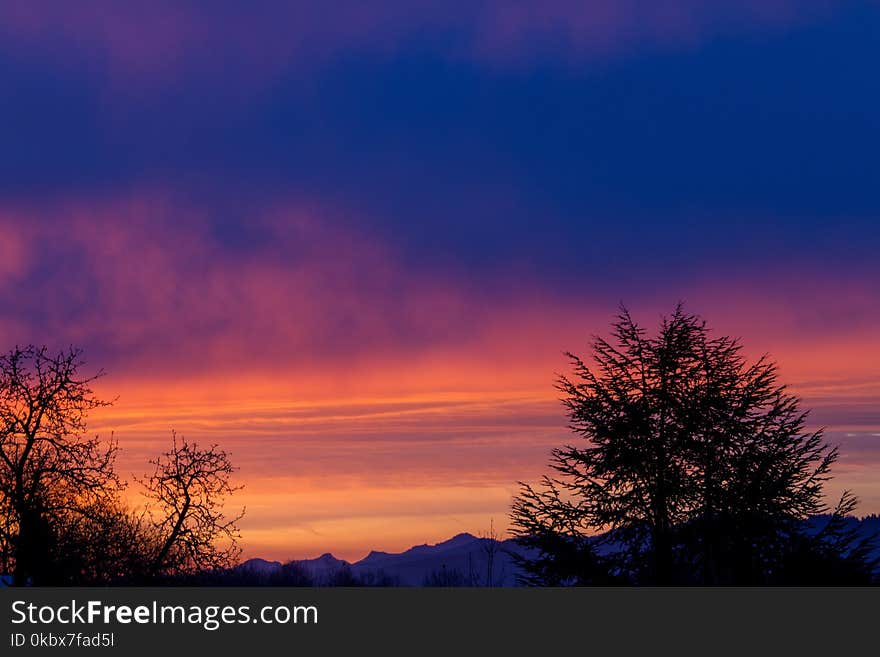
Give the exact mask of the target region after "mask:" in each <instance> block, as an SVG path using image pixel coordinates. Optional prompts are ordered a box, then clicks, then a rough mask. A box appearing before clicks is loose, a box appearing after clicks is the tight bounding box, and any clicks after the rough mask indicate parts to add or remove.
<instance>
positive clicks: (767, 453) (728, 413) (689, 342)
mask: <svg viewBox="0 0 880 657" xmlns="http://www.w3.org/2000/svg"><path fill="white" fill-rule="evenodd" d="M568 356H569V358H570V360H571V364H572V367H573V375H572V376H570V377H568V376H561V377H560V378H559V380H558V389H559V391H560V392H561V393H562V396H563V397H562V401H563V403H564V405H565V408H566V411H567V414H568V418H569V426H570V428H571V430H572V432H573V433H574V434H575V435H576V436H577V437H578V439H579V440H578V441H577V442H574V443H572V444H570V445H566V446H564V447H560V448H557V449H555V450H553V452H552V456H551V463H550V466H551V469H552V471H553V473H552V474H550V475H547V476H545V477H544V478H543V480H542V481H541V484H540V485H538V486H532V485H529V484H526V483H521V484H520V492H519V494H518V496H517V497H516V498H515V500H514V503H513V507H512V511H511V523H512V526H513V533H514V534H515V536H516V537H517V540H518V543H519V544H520V545H521V546H523V547H524V548H526V549H527V552H526V553H525V555H522V556H520V557H519V559H518V563H519V566H520V568H521V569H522V571H523V574H522V577H521V580H522V582H523V583H524V584H531V585H590V584H636V585H643V584H650V585H658V584H659V585H669V584H676V585H680V584H696V585H725V584H745V585H771V584H772V585H777V584H779V585H791V584H794V585H799V584H869V583H873V582H876V569H877V557H876V538H875V537H873V536H865V535H864V534H863V533H862V532H860V531H859V526H858V525H857V524H854V523H853V522H852V521H851V518H850V516H852V514H853V512H854V511H855V509H856V503H857V502H856V498H855V497H854V496H853V495H852V494H851V493H850V492H845V493H844V494H843V495H842V497H841V498H840V500H839V501H838V503H837V504H836V505H835V506H834V507H833V508H828V507H827V506H826V504H825V503H824V501H823V499H824V485H825V484H826V482H827V481H828V480H829V479H830V476H831V475H830V471H831V466H832V465H833V464H834V463H835V462H836V461H837V459H838V451H837V448H836V447H832V446H830V445H828V444H827V443H826V441H825V440H824V436H823V432H822V430H821V429H819V430H808V429H807V428H806V418H807V413H806V412H804V411H802V410H801V409H800V401H799V400H798V399H797V398H796V397H795V396H794V395H792V394H790V393H789V392H788V390H787V388H786V386H785V385H782V384H781V383H780V382H779V381H778V368H777V366H776V364H775V363H773V362H772V361H771V360H769V359H768V358H767V357H766V356H765V357H762V358H759V359H758V360H757V361H756V362H753V363H748V362H747V360H746V358H745V357H744V356H743V352H742V346H741V344H740V343H739V342H738V341H737V340H735V339H732V338H730V337H725V336H721V337H715V336H713V334H712V333H711V331H710V330H709V329H708V328H707V325H706V323H705V322H704V321H703V320H701V319H700V318H699V317H697V316H695V315H693V314H689V313H687V312H685V311H684V309H683V307H682V306H681V305H679V306H678V307H677V308H676V309H675V310H674V312H673V313H672V315H671V316H669V317H666V318H663V319H662V321H661V324H660V328H659V331H658V333H657V334H656V335H655V336H653V337H652V336H649V335H648V334H647V332H646V330H645V329H644V328H642V327H641V326H639V325H638V324H637V323H636V322H635V321H634V320H633V318H632V317H631V316H630V314H629V312H628V311H627V310H626V309H625V308H623V309H621V312H620V314H619V316H618V317H617V320H616V321H615V322H614V324H613V329H612V336H611V339H605V338H601V337H597V338H595V339H594V340H593V342H592V352H591V358H592V361H591V362H587V361H585V360H582V359H581V358H579V357H578V356H575V355H573V354H568Z"/></svg>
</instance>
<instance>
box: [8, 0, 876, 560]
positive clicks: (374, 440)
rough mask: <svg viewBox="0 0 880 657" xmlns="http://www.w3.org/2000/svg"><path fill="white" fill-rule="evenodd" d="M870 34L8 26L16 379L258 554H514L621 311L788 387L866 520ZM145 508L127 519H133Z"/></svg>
mask: <svg viewBox="0 0 880 657" xmlns="http://www.w3.org/2000/svg"><path fill="white" fill-rule="evenodd" d="M878 44H880V3H878V2H876V1H871V2H868V1H864V0H854V1H851V2H846V3H841V2H832V1H830V0H829V1H823V0H760V1H757V0H736V1H733V0H719V1H718V2H712V3H706V2H702V1H698V0H675V1H670V2H664V3H642V2H636V1H635V0H615V1H613V2H612V1H610V0H609V1H608V2H597V1H595V0H582V1H580V2H568V1H559V2H545V1H542V2H537V1H531V0H517V1H513V2H496V1H489V0H484V1H479V0H471V1H469V2H454V1H453V2H450V1H445V2H425V1H422V0H409V1H407V2H402V1H399V0H386V1H377V2H373V3H363V2H347V1H345V0H343V1H341V2H339V3H334V7H333V10H332V11H329V10H328V8H327V5H326V3H296V2H293V3H291V2H285V3H280V2H277V3H276V2H253V3H240V2H226V1H223V0H220V1H216V2H211V3H207V2H202V3H199V2H164V1H161V0H159V1H156V2H149V3H141V2H130V3H125V4H124V5H121V4H119V3H116V2H110V1H109V0H106V1H90V0H83V1H82V2H78V3H68V2H61V1H58V2H50V1H40V0H26V1H21V2H19V1H16V0H9V1H8V2H4V3H3V4H2V5H0V145H2V148H0V348H2V349H4V350H5V349H9V348H11V347H12V346H14V345H15V344H28V343H37V344H46V345H49V346H50V347H57V348H60V347H64V346H67V345H70V344H73V345H77V346H79V347H81V348H82V349H83V350H84V355H85V358H86V360H87V361H88V364H87V369H88V370H89V371H97V370H99V369H102V370H104V371H105V372H106V375H105V376H104V377H103V378H101V379H100V380H99V381H98V383H97V384H96V390H97V391H98V392H99V393H100V394H101V395H103V396H104V397H105V398H108V399H113V400H114V404H113V405H112V407H110V408H107V409H102V410H100V412H96V413H93V414H92V417H91V422H90V430H91V431H94V432H96V433H99V434H101V435H102V436H109V435H110V434H111V432H112V435H113V436H114V437H115V438H116V439H118V441H119V444H120V447H121V450H122V452H121V455H120V459H119V463H118V466H119V470H120V472H121V474H123V475H124V476H126V477H128V476H130V475H131V474H142V473H144V472H146V471H147V470H148V469H149V466H148V464H147V461H148V460H149V459H150V458H154V457H155V456H156V455H157V454H158V453H159V452H161V451H163V450H164V449H165V448H166V446H167V445H168V444H169V442H170V436H171V430H172V429H173V430H176V431H177V432H178V433H181V434H183V435H185V436H186V437H187V438H188V439H190V440H194V441H196V442H198V443H200V444H211V443H218V444H219V445H221V446H222V447H223V448H224V449H226V450H227V451H228V452H230V454H231V457H232V460H233V462H234V463H235V465H236V466H237V467H238V468H239V469H238V471H237V473H236V478H237V481H239V482H240V483H243V484H244V485H245V488H244V489H243V490H242V491H240V492H239V493H237V494H236V497H235V499H234V500H233V501H232V506H245V507H246V515H245V517H244V519H243V520H242V521H241V523H240V525H241V528H242V545H243V547H244V550H245V556H248V557H249V556H262V557H267V558H275V559H289V558H305V557H313V556H317V555H319V554H321V553H323V552H327V551H332V552H333V553H334V554H335V555H336V556H339V557H343V558H348V559H358V558H361V557H363V556H365V555H366V553H367V552H369V550H371V549H379V550H385V551H398V550H402V549H405V548H406V547H409V546H411V545H414V544H422V543H426V542H427V543H434V542H437V541H440V540H443V539H445V538H448V537H450V536H452V535H453V534H455V533H458V532H462V531H468V532H471V533H474V534H481V533H485V532H486V531H488V530H489V527H490V523H492V524H493V525H494V527H495V528H496V529H499V530H500V531H502V532H503V531H504V530H505V529H506V527H507V513H508V510H509V506H510V501H511V497H512V495H513V494H515V492H516V490H517V485H516V482H517V481H533V480H535V479H537V478H538V477H539V476H540V475H541V474H543V473H544V472H546V471H547V468H546V464H547V460H548V455H549V451H550V449H552V448H553V447H554V446H559V445H561V444H563V443H565V442H567V441H569V439H570V434H569V433H568V431H567V429H566V418H565V416H564V412H563V408H562V405H561V404H560V402H559V400H558V393H557V391H556V390H555V389H554V387H553V384H554V380H555V378H556V376H557V374H560V373H565V372H566V371H567V370H566V368H567V361H566V359H565V357H564V356H563V352H565V351H572V352H575V353H578V354H581V355H584V356H586V355H588V345H589V341H590V339H591V336H593V335H596V334H600V335H601V334H604V333H606V332H607V329H608V326H609V324H610V322H611V321H612V320H613V318H614V315H615V313H616V311H617V308H618V306H619V304H620V303H625V304H626V305H627V307H629V308H630V310H631V311H632V313H633V314H634V315H635V317H636V319H638V320H639V321H640V322H642V323H644V324H645V325H646V326H648V327H654V326H656V324H657V322H658V320H659V318H660V316H661V315H662V314H663V313H668V312H669V311H670V310H671V309H672V308H673V307H674V305H675V304H676V302H678V301H683V302H684V303H685V304H686V307H687V309H688V310H690V311H692V312H696V313H698V314H700V315H701V316H703V317H704V318H705V319H706V320H707V321H708V323H709V324H710V325H711V326H712V327H713V328H714V330H716V331H717V332H718V333H722V334H727V335H735V336H738V337H740V338H741V339H742V341H743V343H744V345H745V348H746V352H747V354H748V355H749V357H750V358H754V357H757V356H759V355H761V354H763V353H769V354H770V355H771V357H773V358H774V359H775V360H776V361H777V362H778V363H779V366H780V370H781V375H782V378H783V380H784V381H785V382H787V383H789V384H790V385H791V388H792V390H793V391H794V392H796V393H797V394H798V395H799V396H800V397H802V399H803V403H804V407H805V408H809V409H811V410H812V413H811V415H810V419H809V421H810V425H811V426H813V427H819V426H824V427H825V428H826V432H827V436H828V439H829V442H832V443H834V444H838V445H840V449H841V458H840V461H839V463H838V464H837V467H836V470H835V473H836V476H835V478H834V480H833V481H832V482H831V483H830V485H829V487H828V491H829V495H831V496H834V495H837V494H839V493H840V491H841V490H843V489H847V488H849V489H851V490H852V491H853V492H855V493H856V495H858V496H859V497H860V499H861V506H860V508H859V511H860V512H861V513H870V512H880V477H878V476H877V475H878V473H880V469H878V468H880V376H878V372H880V346H878V335H880V333H878V327H880V294H878V289H880V259H878V257H877V252H878V247H880V194H878V189H880V161H878V156H877V154H878V153H880V121H878V118H877V117H878V116H880V76H877V75H876V62H877V61H878V57H880V52H878V50H880V46H878ZM130 493H131V499H132V503H133V504H136V503H138V498H137V492H136V488H134V487H133V488H132V489H131V491H130Z"/></svg>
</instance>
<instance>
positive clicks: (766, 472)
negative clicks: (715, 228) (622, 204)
mask: <svg viewBox="0 0 880 657" xmlns="http://www.w3.org/2000/svg"><path fill="white" fill-rule="evenodd" d="M568 356H569V358H570V361H571V365H572V368H573V373H572V374H571V375H570V376H560V377H559V379H558V381H557V388H558V390H559V391H560V393H561V394H562V401H563V403H564V407H565V409H566V413H567V416H568V420H569V426H570V428H571V430H572V432H573V434H574V436H575V437H576V440H575V441H573V442H572V444H570V445H565V446H562V447H559V448H557V449H555V450H553V452H552V455H551V462H550V467H551V471H552V472H551V474H548V475H546V476H545V477H544V478H543V479H542V480H541V482H540V483H539V484H537V485H532V484H528V483H520V491H519V493H518V495H517V496H516V497H515V498H514V500H513V504H512V508H511V517H510V520H511V527H512V529H511V533H512V535H513V537H514V541H515V543H516V545H517V550H515V551H510V552H508V554H510V555H511V557H512V558H513V559H514V561H515V563H516V565H517V567H518V568H519V571H520V572H519V581H520V583H521V584H524V585H553V586H572V585H573V586H583V585H596V584H600V585H616V584H625V585H730V584H736V585H792V584H794V585H800V584H835V585H840V584H871V583H877V582H878V577H877V572H878V555H880V550H878V548H877V539H876V533H866V532H865V528H866V527H870V526H871V525H872V524H873V525H875V526H876V525H877V524H878V523H877V522H876V520H877V519H876V518H873V517H872V518H868V519H866V520H864V521H862V522H861V523H859V522H857V521H855V519H854V517H853V516H854V512H855V510H856V508H857V500H856V498H855V497H854V496H853V495H852V494H851V493H850V492H849V491H847V492H844V493H843V495H842V496H841V498H840V499H839V501H838V502H837V503H836V504H835V505H834V506H833V507H829V506H828V505H827V504H826V503H825V501H824V499H825V485H826V483H827V482H828V480H829V479H830V478H831V468H832V466H833V465H834V463H835V462H836V461H837V459H838V451H837V448H836V447H833V446H831V445H829V444H828V443H827V442H826V441H825V438H824V434H823V431H822V430H821V429H818V430H809V429H808V428H807V422H806V420H807V413H806V412H805V411H803V410H801V408H800V400H799V399H798V398H797V397H795V396H794V395H792V394H791V393H790V392H789V391H788V389H787V387H786V386H785V385H783V384H781V383H780V382H779V380H778V368H777V366H776V364H775V363H774V362H772V361H771V360H770V359H769V358H767V357H766V356H765V357H762V358H759V359H758V360H757V361H755V362H751V363H750V362H748V361H747V359H746V358H745V357H744V355H743V349H742V346H741V344H740V343H739V342H738V341H737V340H735V339H732V338H730V337H725V336H721V337H716V336H714V335H713V334H712V332H711V331H710V330H709V328H708V327H707V325H706V323H705V322H704V321H703V320H702V319H700V318H699V317H697V316H696V315H693V314H689V313H687V312H685V311H684V309H683V307H682V306H681V305H679V306H678V307H676V309H675V310H674V312H673V313H672V315H670V316H669V317H666V318H663V319H662V321H661V324H660V327H659V331H658V332H657V334H656V335H653V336H649V335H648V333H647V331H646V330H645V329H644V328H642V327H641V326H640V325H638V324H637V323H636V322H635V321H634V320H633V319H632V317H631V316H630V314H629V313H628V311H627V310H626V309H622V310H621V312H620V314H619V316H618V317H617V319H616V321H615V322H614V323H613V326H612V334H611V338H610V339H605V338H601V337H596V338H595V339H594V340H593V342H592V350H591V354H590V359H587V360H583V359H581V358H580V357H578V356H575V355H573V354H568ZM83 367H84V362H83V360H82V357H81V351H80V350H79V349H76V348H70V349H68V350H65V351H61V352H58V353H50V352H49V351H48V350H47V349H46V348H45V347H42V348H40V347H35V346H27V347H23V348H20V347H16V348H14V349H12V350H11V351H9V352H8V353H6V354H4V355H2V356H0V574H4V573H6V574H11V575H12V579H13V583H14V584H15V585H28V584H32V585H83V584H89V585H108V584H109V585H142V584H149V585H155V584H186V585H227V586H238V585H266V586H395V585H398V584H399V581H397V580H396V578H395V577H393V576H386V575H385V574H383V573H382V572H381V571H379V572H371V573H362V574H360V575H359V576H356V575H355V574H354V573H353V572H352V571H351V568H350V567H348V566H347V565H346V566H343V567H341V568H338V569H335V570H334V571H332V572H324V573H320V574H318V573H315V572H313V571H310V570H309V569H307V568H305V567H304V566H303V564H302V563H299V562H295V561H294V562H289V563H287V564H284V565H283V566H281V567H280V568H278V569H276V570H273V571H272V572H263V571H260V570H259V569H254V568H248V567H244V566H246V565H247V564H241V565H240V564H238V559H239V556H240V549H239V546H238V541H239V530H238V526H237V522H238V521H239V520H240V519H241V517H242V515H243V513H244V511H242V512H241V513H240V514H237V515H234V516H227V515H226V514H225V513H224V510H223V509H224V507H225V504H226V502H227V500H228V498H229V496H230V495H232V494H234V493H235V491H236V490H237V489H238V488H237V487H236V486H233V485H232V484H231V477H232V474H233V472H234V468H233V466H232V463H231V461H230V458H229V455H228V454H227V453H226V452H224V451H223V450H222V449H220V448H219V446H217V445H210V446H208V447H206V448H203V447H200V446H199V445H197V444H196V443H193V442H189V441H187V440H186V439H185V438H183V437H182V436H179V435H177V434H176V433H173V432H172V436H171V442H170V445H169V448H168V450H167V451H166V452H164V453H162V454H159V455H158V456H157V457H156V458H155V459H153V460H152V461H150V465H151V466H152V472H150V473H148V474H146V475H144V476H143V477H141V478H138V479H136V483H137V484H139V485H140V487H141V491H142V500H143V503H142V504H140V505H135V506H134V507H132V506H130V505H129V504H127V503H126V502H125V501H124V497H123V493H124V491H125V488H126V485H127V484H126V482H124V481H122V480H121V479H120V478H119V476H118V475H117V473H116V471H115V460H116V457H117V453H118V445H117V443H116V442H115V441H114V440H113V439H112V437H111V438H110V439H109V440H101V439H100V438H99V437H89V436H88V435H87V433H86V419H87V415H88V413H89V411H91V410H94V409H96V408H99V407H102V406H106V405H107V404H108V403H109V402H107V401H104V400H101V399H99V398H97V397H96V396H95V394H94V392H93V390H92V388H91V385H92V383H93V382H94V381H95V380H96V379H97V378H98V377H100V376H102V374H103V373H102V372H98V373H97V374H95V375H93V376H85V375H83V373H82V369H83ZM495 539H496V537H495V535H494V529H493V530H492V540H491V541H490V543H491V545H495V546H497V545H498V544H499V542H498V541H497V540H495ZM493 558H494V552H493V554H492V555H490V556H489V560H488V562H487V563H488V565H489V573H490V576H489V577H488V580H487V581H488V583H482V582H481V580H480V579H479V578H478V577H475V576H474V575H473V573H463V572H460V571H459V570H456V569H454V568H450V569H446V568H445V567H439V568H436V569H435V570H433V571H431V572H429V573H427V574H426V575H425V578H424V581H423V585H424V586H472V585H482V586H492V585H494V578H493V577H492V576H491V572H492V560H493Z"/></svg>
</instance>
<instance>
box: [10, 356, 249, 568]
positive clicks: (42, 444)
mask: <svg viewBox="0 0 880 657" xmlns="http://www.w3.org/2000/svg"><path fill="white" fill-rule="evenodd" d="M83 366H84V362H83V360H82V358H81V352H80V350H78V349H75V348H70V349H68V350H66V351H61V352H59V353H54V354H53V353H50V352H49V351H48V350H47V349H46V348H45V347H42V348H38V347H35V346H33V345H31V346H27V347H23V348H20V347H16V348H14V349H12V350H11V351H9V352H8V353H6V354H4V355H3V356H0V573H10V574H11V575H12V578H13V583H14V584H16V585H25V584H32V585H78V584H92V585H95V584H158V583H169V582H176V581H180V580H182V579H185V578H187V577H190V576H192V575H194V574H195V573H200V572H205V571H213V570H222V569H224V568H227V567H228V566H230V565H231V564H233V563H235V561H236V560H237V558H238V555H239V552H240V551H239V548H238V545H237V540H238V528H237V526H236V522H237V521H238V519H239V518H240V517H241V515H239V516H236V517H232V518H229V517H226V516H225V515H224V513H223V511H222V506H223V502H224V500H225V498H226V496H227V495H229V494H231V493H232V492H234V491H235V490H236V489H235V487H233V486H232V485H231V484H230V475H231V474H232V472H233V467H232V464H231V463H230V460H229V457H228V455H227V454H226V453H225V452H224V451H223V450H221V449H219V447H218V446H217V445H211V446H209V447H208V448H205V449H203V448H200V447H199V446H198V445H197V444H195V443H192V442H189V441H187V440H186V439H185V438H183V437H180V436H178V435H176V434H172V440H171V446H170V448H169V449H168V451H167V452H165V453H163V454H160V455H159V456H158V457H157V458H156V459H154V460H153V461H151V462H150V463H151V465H152V466H153V472H152V473H151V474H148V475H145V476H144V477H143V478H142V479H140V480H139V482H140V484H141V486H142V489H143V498H144V504H143V505H142V506H141V507H139V508H137V509H132V508H129V507H128V506H127V505H126V503H125V502H124V500H123V497H122V494H123V492H124V489H125V486H126V483H125V482H123V481H122V480H121V479H120V478H119V476H118V475H117V473H116V471H115V469H114V465H115V459H116V456H117V452H118V445H117V443H116V442H115V441H114V440H112V439H110V440H108V441H102V440H101V439H99V438H98V437H88V436H87V435H86V417H87V414H88V412H89V411H90V410H93V409H95V408H99V407H102V406H106V405H108V402H106V401H104V400H101V399H98V398H97V397H96V396H95V394H94V392H93V391H92V388H91V384H92V383H93V382H94V381H95V380H96V379H97V378H98V377H99V376H101V375H102V372H98V373H97V374H96V375H94V376H84V375H83V374H82V368H83Z"/></svg>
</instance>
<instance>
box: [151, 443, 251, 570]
mask: <svg viewBox="0 0 880 657" xmlns="http://www.w3.org/2000/svg"><path fill="white" fill-rule="evenodd" d="M151 463H152V464H153V465H154V466H155V470H154V472H153V474H152V475H150V476H149V477H145V478H144V479H142V480H140V483H141V484H142V485H143V486H144V487H145V489H146V491H145V495H146V497H147V498H148V499H149V500H151V502H152V503H153V505H154V506H152V507H151V508H150V511H149V517H150V522H151V523H152V525H153V528H154V530H155V532H156V534H157V535H158V536H159V537H160V540H159V543H158V548H157V550H156V552H155V554H154V555H153V558H152V566H151V572H152V573H153V576H154V577H163V576H164V577H175V576H183V575H189V574H193V573H197V572H201V571H206V570H214V569H218V568H225V567H228V566H230V565H231V564H232V563H234V562H235V561H236V560H237V558H238V556H239V554H240V553H241V550H240V548H239V547H238V538H239V530H238V527H237V525H236V523H237V522H238V521H239V520H240V519H241V518H242V517H243V516H244V510H242V511H241V513H239V514H238V515H236V516H234V517H231V518H230V517H227V516H226V515H225V514H224V512H223V503H224V501H225V498H226V496H227V495H230V494H232V493H234V492H235V491H236V490H239V489H240V488H241V486H233V485H232V484H231V483H230V476H231V475H232V473H233V472H234V470H235V468H233V466H232V463H231V462H230V460H229V456H228V455H227V453H226V452H224V451H223V450H221V449H220V448H219V447H218V446H217V445H211V446H210V447H209V448H207V449H199V447H198V445H197V444H196V443H194V442H188V441H187V440H186V439H185V438H184V437H182V436H178V435H177V434H176V433H174V432H172V437H171V449H170V450H169V451H167V452H165V453H164V454H162V455H161V456H160V457H159V458H157V459H156V460H154V461H151Z"/></svg>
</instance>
